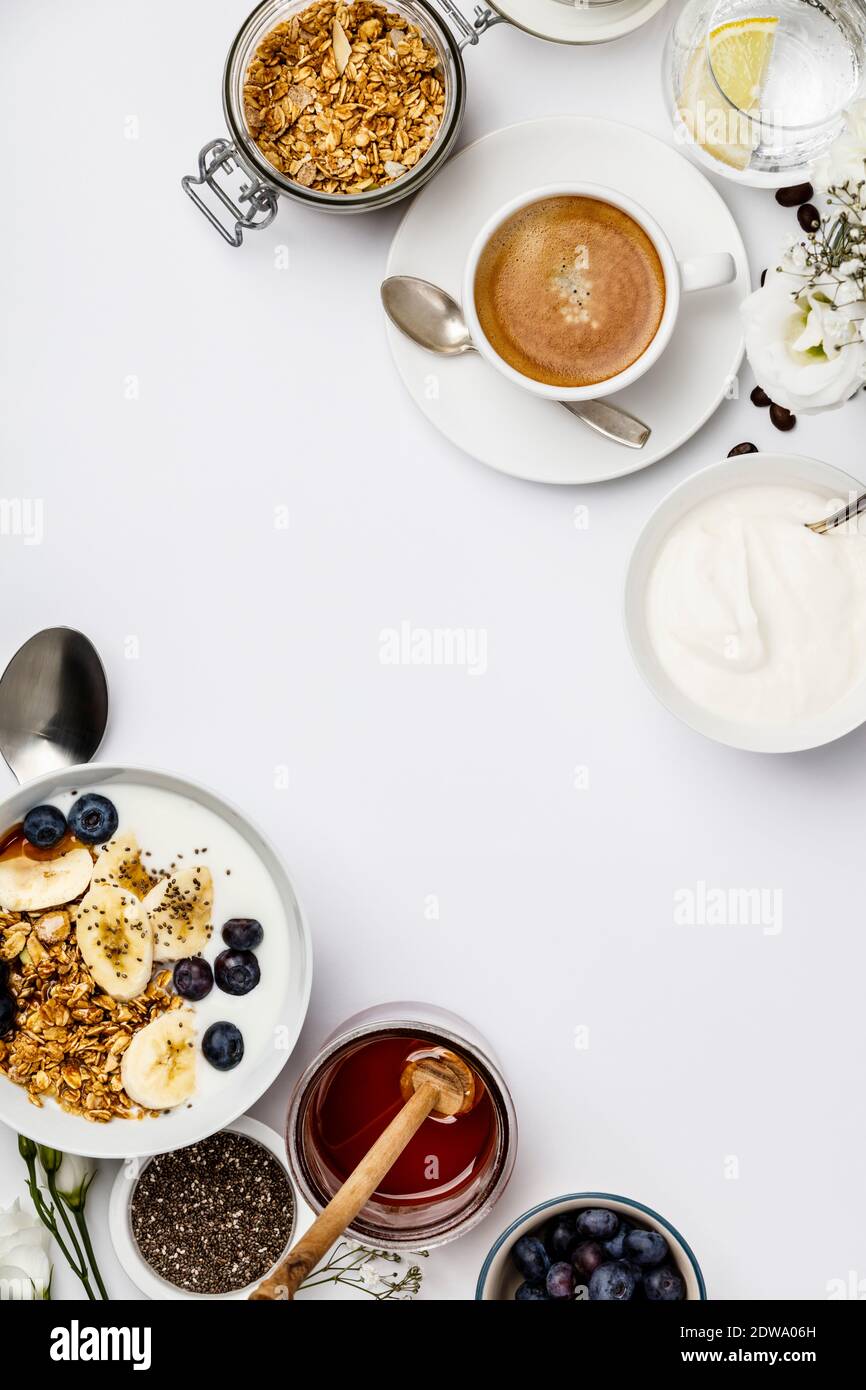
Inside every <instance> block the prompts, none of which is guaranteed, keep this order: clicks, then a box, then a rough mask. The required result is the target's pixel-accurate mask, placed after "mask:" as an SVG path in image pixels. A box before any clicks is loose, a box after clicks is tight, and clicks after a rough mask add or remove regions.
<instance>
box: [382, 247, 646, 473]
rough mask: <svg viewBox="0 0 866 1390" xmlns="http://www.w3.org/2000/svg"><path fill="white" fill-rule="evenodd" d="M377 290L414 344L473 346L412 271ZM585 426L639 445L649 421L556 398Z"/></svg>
mask: <svg viewBox="0 0 866 1390" xmlns="http://www.w3.org/2000/svg"><path fill="white" fill-rule="evenodd" d="M380 293H381V295H382V305H383V307H384V310H385V313H386V314H387V315H388V318H389V319H390V320H391V322H392V323H393V325H394V327H395V328H399V330H400V332H401V333H405V334H406V337H407V338H411V339H412V341H413V342H414V343H417V344H418V346H419V347H422V348H426V350H427V351H428V352H438V353H441V354H442V356H444V357H461V356H462V355H463V354H464V353H466V352H477V351H478V349H477V348H476V346H475V344H474V343H473V341H472V339H471V337H470V336H469V328H468V326H467V323H466V320H465V318H464V317H463V310H462V309H461V308H460V305H459V304H458V303H457V301H456V299H453V298H452V297H451V295H450V294H448V292H447V291H446V290H443V289H440V287H439V286H438V285H433V284H431V283H430V281H429V280H419V279H418V278H417V277H416V276H414V275H391V276H389V278H388V279H387V280H383V281H382V286H381V290H380ZM559 404H560V405H562V406H564V407H565V409H566V410H567V411H569V412H570V414H572V415H576V416H577V417H578V419H579V420H582V421H583V423H584V424H585V425H589V427H590V429H593V430H596V431H597V433H598V434H603V435H604V436H605V438H606V439H611V440H613V441H614V443H616V444H624V445H625V447H626V448H627V449H642V448H643V447H644V445H645V444H646V442H647V440H648V439H649V437H650V434H651V430H650V427H649V425H645V424H644V423H643V421H642V420H638V419H637V418H636V417H635V416H634V415H630V414H629V413H628V411H627V410H623V409H622V408H621V407H620V406H615V405H610V404H609V403H608V402H607V401H560V402H559Z"/></svg>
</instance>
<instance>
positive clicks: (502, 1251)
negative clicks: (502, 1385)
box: [475, 1192, 707, 1303]
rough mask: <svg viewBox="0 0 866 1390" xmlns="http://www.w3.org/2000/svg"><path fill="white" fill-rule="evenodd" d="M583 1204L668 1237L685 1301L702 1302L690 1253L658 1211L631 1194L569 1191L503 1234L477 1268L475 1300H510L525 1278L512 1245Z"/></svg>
mask: <svg viewBox="0 0 866 1390" xmlns="http://www.w3.org/2000/svg"><path fill="white" fill-rule="evenodd" d="M585 1207H608V1208H609V1209H610V1210H611V1211H615V1212H616V1213H617V1214H618V1215H619V1216H620V1217H625V1218H626V1219H628V1220H630V1221H631V1222H633V1223H634V1224H635V1225H636V1226H642V1227H646V1228H648V1229H649V1230H651V1231H658V1232H659V1234H660V1235H662V1236H664V1238H665V1240H666V1241H667V1243H668V1249H669V1250H670V1259H671V1263H672V1264H673V1265H674V1266H675V1267H676V1269H677V1271H678V1273H679V1274H680V1276H681V1277H682V1279H683V1282H684V1283H685V1286H686V1301H687V1302H689V1301H691V1302H701V1301H703V1300H704V1299H705V1298H706V1296H707V1289H706V1285H705V1283H704V1276H703V1274H702V1273H701V1267H700V1265H699V1264H698V1262H697V1259H696V1258H695V1255H694V1253H693V1251H692V1250H691V1249H690V1247H689V1246H688V1245H687V1244H686V1242H685V1240H684V1239H683V1237H682V1236H681V1235H680V1233H679V1231H678V1230H676V1228H675V1227H674V1226H672V1225H671V1224H670V1222H669V1221H666V1220H665V1218H664V1217H663V1216H659V1214H658V1212H657V1211H653V1210H652V1208H651V1207H645V1206H644V1205H643V1203H642V1202H636V1201H635V1200H634V1199H633V1198H632V1197H619V1196H617V1195H616V1194H615V1193H611V1192H571V1193H567V1194H566V1195H565V1196H563V1197H552V1198H551V1199H550V1201H548V1202H539V1204H538V1206H537V1207H531V1208H530V1209H529V1211H525V1212H524V1213H523V1215H522V1216H518V1218H517V1220H516V1221H512V1223H511V1225H510V1226H509V1227H508V1228H507V1230H504V1231H503V1232H502V1235H501V1236H500V1237H499V1239H498V1240H497V1241H496V1243H495V1245H493V1247H492V1248H491V1250H490V1253H489V1254H488V1256H487V1259H486V1260H485V1261H484V1264H483V1265H482V1267H481V1273H480V1275H479V1276H478V1285H477V1287H476V1290H475V1298H476V1301H478V1302H481V1303H503V1302H509V1301H511V1300H513V1298H514V1295H515V1293H516V1291H517V1288H518V1286H519V1285H520V1284H522V1283H523V1280H524V1276H523V1275H522V1274H520V1273H519V1272H518V1270H517V1269H516V1268H515V1266H514V1263H513V1261H512V1260H511V1251H512V1249H513V1247H514V1245H515V1243H516V1242H517V1241H518V1240H519V1239H520V1237H521V1236H525V1235H533V1234H535V1233H536V1232H538V1231H540V1230H541V1229H543V1227H545V1226H546V1225H547V1223H548V1222H549V1221H552V1220H553V1219H554V1217H557V1216H566V1215H572V1214H573V1213H575V1212H578V1211H581V1210H582V1209H584V1208H585Z"/></svg>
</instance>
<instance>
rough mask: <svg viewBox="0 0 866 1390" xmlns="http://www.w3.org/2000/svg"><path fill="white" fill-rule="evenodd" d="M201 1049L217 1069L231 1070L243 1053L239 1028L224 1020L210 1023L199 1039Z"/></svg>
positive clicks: (242, 1042) (242, 1041)
mask: <svg viewBox="0 0 866 1390" xmlns="http://www.w3.org/2000/svg"><path fill="white" fill-rule="evenodd" d="M201 1050H202V1052H203V1053H204V1055H205V1057H206V1058H207V1059H208V1061H209V1062H210V1064H211V1066H213V1067H216V1069H217V1071H231V1069H232V1067H236V1066H237V1064H238V1062H239V1061H240V1060H241V1058H242V1057H243V1055H244V1040H243V1037H242V1035H241V1030H240V1028H236V1027H235V1025H234V1024H233V1023H226V1022H225V1021H224V1020H222V1021H221V1022H219V1023H212V1024H211V1026H210V1028H208V1030H207V1032H206V1033H205V1035H204V1037H203V1038H202V1040H201Z"/></svg>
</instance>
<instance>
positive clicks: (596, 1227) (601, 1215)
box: [577, 1207, 619, 1240]
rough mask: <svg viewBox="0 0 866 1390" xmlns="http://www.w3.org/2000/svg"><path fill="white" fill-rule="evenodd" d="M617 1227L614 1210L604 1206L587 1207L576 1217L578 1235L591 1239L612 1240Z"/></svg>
mask: <svg viewBox="0 0 866 1390" xmlns="http://www.w3.org/2000/svg"><path fill="white" fill-rule="evenodd" d="M618 1229H619V1217H618V1216H617V1214H616V1212H615V1211H607V1210H606V1209H605V1208H604V1207H587V1208H586V1209H585V1210H584V1211H582V1212H581V1213H580V1215H579V1216H578V1218H577V1231H578V1235H581V1236H589V1238H590V1239H591V1240H612V1239H613V1237H614V1236H615V1235H616V1233H617V1230H618Z"/></svg>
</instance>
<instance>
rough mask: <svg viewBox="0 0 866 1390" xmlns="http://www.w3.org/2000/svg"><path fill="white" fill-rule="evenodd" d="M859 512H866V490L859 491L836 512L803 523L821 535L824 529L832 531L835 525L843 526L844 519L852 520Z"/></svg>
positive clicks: (808, 528) (817, 534)
mask: <svg viewBox="0 0 866 1390" xmlns="http://www.w3.org/2000/svg"><path fill="white" fill-rule="evenodd" d="M861 512H866V492H861V493H860V495H859V497H855V498H854V500H853V501H851V502H849V503H848V505H847V507H842V508H841V509H840V510H839V511H838V512H832V513H831V514H830V516H825V517H822V518H821V520H820V521H806V522H804V523H803V524H804V525H805V526H806V528H807V530H809V531H814V532H815V534H816V536H823V535H824V533H825V532H826V531H832V530H833V529H834V528H835V527H836V526H844V525H845V522H846V521H853V520H854V518H855V516H860V514H861Z"/></svg>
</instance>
